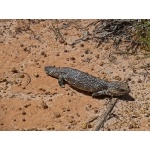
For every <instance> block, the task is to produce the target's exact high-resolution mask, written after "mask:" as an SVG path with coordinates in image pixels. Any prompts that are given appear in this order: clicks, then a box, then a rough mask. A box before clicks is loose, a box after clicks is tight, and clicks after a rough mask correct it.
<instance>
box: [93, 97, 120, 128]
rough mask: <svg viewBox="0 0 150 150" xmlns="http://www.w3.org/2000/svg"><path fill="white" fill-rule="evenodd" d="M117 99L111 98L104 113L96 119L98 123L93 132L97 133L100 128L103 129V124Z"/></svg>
mask: <svg viewBox="0 0 150 150" xmlns="http://www.w3.org/2000/svg"><path fill="white" fill-rule="evenodd" d="M117 101H118V99H117V98H113V99H112V100H111V102H110V104H109V105H108V107H107V110H106V112H105V113H104V114H103V115H102V116H100V117H99V118H98V119H99V120H98V123H97V124H96V126H95V128H94V129H93V131H99V130H100V128H102V127H103V125H104V123H105V122H106V119H107V117H108V115H109V114H110V113H111V111H112V110H113V108H114V106H115V104H116V103H117Z"/></svg>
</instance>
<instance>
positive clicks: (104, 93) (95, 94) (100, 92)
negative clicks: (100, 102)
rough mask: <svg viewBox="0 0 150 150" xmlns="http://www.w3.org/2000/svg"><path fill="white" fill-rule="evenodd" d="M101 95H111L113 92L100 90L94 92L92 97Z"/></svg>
mask: <svg viewBox="0 0 150 150" xmlns="http://www.w3.org/2000/svg"><path fill="white" fill-rule="evenodd" d="M101 95H110V96H111V94H110V93H109V92H108V91H107V90H103V91H98V92H95V93H93V94H92V97H96V96H101Z"/></svg>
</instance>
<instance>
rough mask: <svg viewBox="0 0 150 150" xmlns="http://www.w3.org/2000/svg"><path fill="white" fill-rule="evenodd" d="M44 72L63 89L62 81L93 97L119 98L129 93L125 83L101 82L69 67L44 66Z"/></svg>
mask: <svg viewBox="0 0 150 150" xmlns="http://www.w3.org/2000/svg"><path fill="white" fill-rule="evenodd" d="M45 71H46V73H47V75H49V76H52V77H55V78H58V83H59V85H60V87H62V88H64V83H63V81H66V82H67V83H68V84H69V85H71V86H73V87H75V88H77V89H80V90H83V91H87V92H91V93H92V96H93V97H95V96H100V95H110V96H121V95H125V94H128V93H129V92H130V88H129V86H128V84H127V83H122V82H117V81H111V82H110V81H106V80H102V79H99V78H97V77H94V76H92V75H90V74H88V73H85V72H82V71H80V70H77V69H73V68H69V67H61V68H57V67H52V66H46V67H45Z"/></svg>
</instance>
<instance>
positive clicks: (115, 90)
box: [108, 81, 131, 96]
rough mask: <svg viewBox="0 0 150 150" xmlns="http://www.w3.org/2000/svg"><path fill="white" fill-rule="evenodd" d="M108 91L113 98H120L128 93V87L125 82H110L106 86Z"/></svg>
mask: <svg viewBox="0 0 150 150" xmlns="http://www.w3.org/2000/svg"><path fill="white" fill-rule="evenodd" d="M108 91H109V93H110V94H111V95H113V96H121V95H125V94H128V93H130V91H131V90H130V87H129V85H128V83H126V82H124V83H123V82H117V81H112V82H110V84H109V86H108Z"/></svg>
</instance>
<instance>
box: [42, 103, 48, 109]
mask: <svg viewBox="0 0 150 150" xmlns="http://www.w3.org/2000/svg"><path fill="white" fill-rule="evenodd" d="M41 106H42V108H43V109H47V108H48V106H47V104H46V103H45V102H44V101H43V102H42V103H41Z"/></svg>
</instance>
